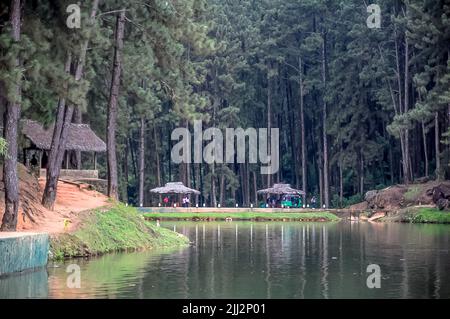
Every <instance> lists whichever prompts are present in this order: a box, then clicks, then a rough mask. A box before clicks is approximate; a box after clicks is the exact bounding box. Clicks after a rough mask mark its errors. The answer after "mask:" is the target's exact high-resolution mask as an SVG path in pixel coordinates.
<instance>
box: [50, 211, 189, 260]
mask: <svg viewBox="0 0 450 319" xmlns="http://www.w3.org/2000/svg"><path fill="white" fill-rule="evenodd" d="M188 242H189V241H188V239H187V238H186V237H185V236H182V235H180V234H177V233H174V232H172V231H170V230H168V229H165V228H162V227H156V226H154V225H151V224H150V223H148V222H146V221H145V220H144V218H142V215H140V214H139V213H138V212H137V211H136V209H134V208H131V207H125V206H124V205H122V204H117V205H115V206H114V207H112V208H108V209H102V210H100V209H98V210H94V211H92V212H90V213H89V214H87V215H86V217H85V219H84V220H83V222H82V224H81V226H80V227H79V228H78V230H77V231H75V232H74V233H64V234H58V235H55V236H52V238H51V242H50V251H51V252H52V254H53V259H62V258H71V257H87V256H95V255H101V254H105V253H110V252H116V251H132V250H140V249H147V248H160V247H171V246H180V245H186V244H188Z"/></svg>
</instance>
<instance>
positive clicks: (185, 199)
mask: <svg viewBox="0 0 450 319" xmlns="http://www.w3.org/2000/svg"><path fill="white" fill-rule="evenodd" d="M163 203H164V206H165V207H168V206H171V205H170V200H169V197H168V196H165V197H164V199H163ZM190 203H191V200H190V199H189V196H187V195H185V196H183V199H182V204H183V207H190Z"/></svg>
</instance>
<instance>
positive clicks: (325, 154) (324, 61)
mask: <svg viewBox="0 0 450 319" xmlns="http://www.w3.org/2000/svg"><path fill="white" fill-rule="evenodd" d="M326 47H327V38H326V35H324V36H323V47H322V80H323V86H324V92H323V93H324V94H325V92H326V86H327V51H326ZM323 98H324V97H323ZM322 121H323V124H322V125H323V194H324V196H323V197H324V198H323V199H324V205H325V207H326V208H328V207H329V206H330V198H329V189H330V187H329V181H328V137H327V102H326V101H325V98H324V101H323V119H322Z"/></svg>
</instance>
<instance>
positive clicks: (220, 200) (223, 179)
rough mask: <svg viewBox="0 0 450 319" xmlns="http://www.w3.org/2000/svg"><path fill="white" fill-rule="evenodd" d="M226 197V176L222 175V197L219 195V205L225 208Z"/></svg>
mask: <svg viewBox="0 0 450 319" xmlns="http://www.w3.org/2000/svg"><path fill="white" fill-rule="evenodd" d="M224 197H225V175H224V174H223V173H222V174H221V175H220V195H219V203H220V206H222V207H223V200H224Z"/></svg>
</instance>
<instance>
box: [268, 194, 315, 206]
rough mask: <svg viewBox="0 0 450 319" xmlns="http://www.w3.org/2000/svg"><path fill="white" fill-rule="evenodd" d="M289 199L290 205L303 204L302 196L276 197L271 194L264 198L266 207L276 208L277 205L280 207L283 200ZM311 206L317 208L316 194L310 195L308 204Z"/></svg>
mask: <svg viewBox="0 0 450 319" xmlns="http://www.w3.org/2000/svg"><path fill="white" fill-rule="evenodd" d="M288 200H289V201H291V203H292V206H293V207H302V206H303V200H302V197H300V196H298V197H297V196H295V197H289V196H286V195H285V196H283V197H282V198H281V199H277V198H276V197H274V196H272V197H269V198H267V200H266V207H267V208H277V207H281V206H282V203H283V202H284V201H288ZM309 207H311V208H318V207H317V198H316V196H313V197H311V200H310V206H309Z"/></svg>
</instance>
